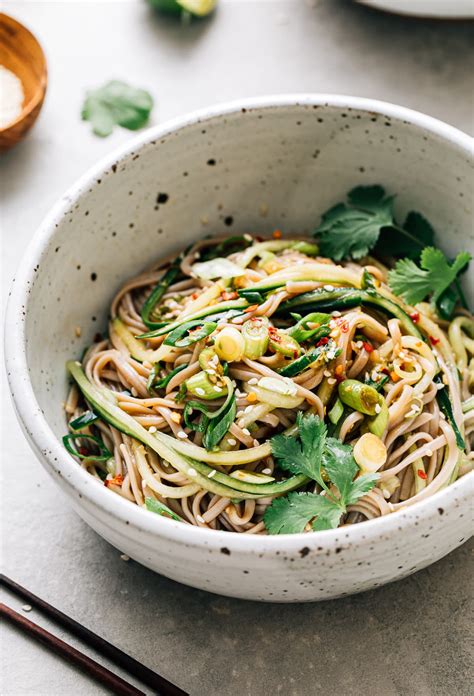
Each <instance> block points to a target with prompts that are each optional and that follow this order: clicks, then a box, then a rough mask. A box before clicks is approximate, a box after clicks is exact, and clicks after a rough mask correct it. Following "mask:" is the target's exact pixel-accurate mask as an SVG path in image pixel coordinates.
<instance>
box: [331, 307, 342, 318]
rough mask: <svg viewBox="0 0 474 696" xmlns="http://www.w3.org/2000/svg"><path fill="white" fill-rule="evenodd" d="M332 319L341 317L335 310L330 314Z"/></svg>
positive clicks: (340, 313)
mask: <svg viewBox="0 0 474 696" xmlns="http://www.w3.org/2000/svg"><path fill="white" fill-rule="evenodd" d="M331 316H332V317H342V312H338V311H337V309H336V310H334V312H331Z"/></svg>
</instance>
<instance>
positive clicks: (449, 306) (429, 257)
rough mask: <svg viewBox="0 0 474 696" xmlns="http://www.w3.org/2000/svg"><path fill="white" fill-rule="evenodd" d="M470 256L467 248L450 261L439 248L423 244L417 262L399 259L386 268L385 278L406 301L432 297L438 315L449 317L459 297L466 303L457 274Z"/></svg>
mask: <svg viewBox="0 0 474 696" xmlns="http://www.w3.org/2000/svg"><path fill="white" fill-rule="evenodd" d="M471 258H472V257H471V255H470V254H469V253H468V252H467V251H462V252H461V253H459V254H458V255H457V256H456V258H455V259H454V261H453V262H452V263H449V261H448V259H447V258H446V256H445V255H444V254H443V252H442V251H440V250H439V249H435V248H434V247H425V249H423V251H422V252H421V257H420V265H419V266H418V265H417V264H416V263H415V262H414V261H412V260H411V259H401V260H400V261H398V262H397V263H396V265H395V268H394V269H392V270H391V271H390V272H389V274H388V282H389V285H390V287H391V289H392V290H393V292H394V293H395V294H396V295H400V296H401V297H403V299H404V300H405V301H406V302H408V304H416V303H417V302H422V301H423V300H425V299H427V298H428V297H431V301H432V303H433V304H434V305H435V307H436V308H437V310H438V313H439V314H440V316H441V317H442V318H444V319H450V318H451V315H452V312H453V309H454V307H455V305H456V303H457V301H458V300H460V301H461V303H462V304H464V305H465V299H464V296H463V295H462V292H461V289H460V286H459V283H458V277H459V274H460V273H462V272H463V271H465V270H466V268H467V265H468V264H469V261H470V260H471Z"/></svg>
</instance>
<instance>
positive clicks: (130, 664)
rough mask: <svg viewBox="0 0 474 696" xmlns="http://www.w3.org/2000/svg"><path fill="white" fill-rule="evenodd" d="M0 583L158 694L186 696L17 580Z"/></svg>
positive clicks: (0, 579)
mask: <svg viewBox="0 0 474 696" xmlns="http://www.w3.org/2000/svg"><path fill="white" fill-rule="evenodd" d="M0 585H3V586H4V587H6V588H7V589H8V590H10V591H11V592H13V593H14V594H16V595H18V596H19V597H22V598H23V599H25V600H26V601H27V602H29V604H31V605H32V606H35V607H37V608H38V609H41V611H42V612H44V614H46V616H49V617H50V618H51V619H53V620H54V621H55V622H56V623H57V624H59V625H60V626H63V627H64V628H67V629H68V630H69V631H70V632H71V633H72V634H73V635H75V636H77V637H78V638H80V639H81V640H83V641H84V643H86V645H89V646H90V647H92V648H94V649H95V650H97V652H98V653H100V654H101V655H104V656H105V657H107V658H108V659H109V660H111V661H112V662H114V663H115V664H116V665H118V666H119V667H121V668H123V669H125V670H126V671H127V672H128V673H129V674H131V675H133V676H134V677H136V678H137V679H139V680H140V681H141V682H143V684H146V685H147V686H150V687H151V688H153V689H154V690H155V692H157V693H158V694H161V695H162V696H189V694H188V693H187V692H186V691H183V690H182V689H180V688H179V687H178V686H176V685H175V684H172V683H171V682H169V681H168V680H167V679H165V678H164V677H162V676H161V675H160V674H157V673H156V672H154V671H153V670H151V669H149V668H148V667H146V666H145V665H142V664H141V663H140V662H138V660H135V659H134V658H133V657H131V656H130V655H127V653H125V652H123V651H122V650H120V648H117V647H115V645H112V643H109V642H108V641H107V640H105V639H104V638H101V637H100V636H98V635H97V633H94V632H93V631H90V630H89V629H88V628H86V627H85V626H83V625H82V624H80V623H78V622H77V621H75V620H74V619H72V618H71V617H70V616H68V615H67V614H64V613H63V612H62V611H60V610H59V609H56V607H53V606H52V605H51V604H48V602H46V601H45V600H44V599H41V597H37V596H36V595H35V594H33V593H32V592H30V591H29V590H27V589H26V588H25V587H22V586H21V585H19V584H18V583H16V582H14V581H13V580H11V579H10V578H8V577H7V576H6V575H3V573H1V574H0ZM15 613H16V612H15ZM20 618H22V619H24V617H22V616H20ZM25 620H26V619H25ZM33 625H34V624H33ZM133 688H135V687H133ZM135 693H141V692H135Z"/></svg>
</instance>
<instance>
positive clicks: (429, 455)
mask: <svg viewBox="0 0 474 696" xmlns="http://www.w3.org/2000/svg"><path fill="white" fill-rule="evenodd" d="M426 454H427V456H428V457H432V456H433V450H430V449H429V450H426Z"/></svg>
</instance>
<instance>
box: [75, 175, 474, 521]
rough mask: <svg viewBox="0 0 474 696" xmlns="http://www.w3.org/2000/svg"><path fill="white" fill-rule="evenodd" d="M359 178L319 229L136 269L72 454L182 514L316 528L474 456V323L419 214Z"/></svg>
mask: <svg viewBox="0 0 474 696" xmlns="http://www.w3.org/2000/svg"><path fill="white" fill-rule="evenodd" d="M392 203H393V199H392V198H391V197H389V196H386V195H385V191H384V189H383V188H382V187H380V186H370V187H357V188H355V189H353V190H352V191H351V192H349V194H348V200H347V202H345V203H339V204H338V205H336V206H334V207H333V208H331V209H330V210H328V211H327V212H326V213H325V214H324V215H323V216H322V220H321V223H320V225H319V226H318V227H317V229H316V230H315V232H314V235H313V238H293V237H291V236H289V235H288V236H286V235H283V234H282V233H281V232H280V231H279V230H276V231H274V233H273V236H272V237H271V238H269V239H261V238H258V237H254V236H251V235H249V234H243V235H241V236H232V237H226V238H218V237H215V238H208V239H203V240H200V241H198V242H196V243H195V244H194V245H192V246H191V247H190V248H188V249H186V250H184V251H183V252H182V253H181V254H179V255H178V256H177V257H176V256H175V257H173V258H168V259H163V260H160V261H158V262H157V264H156V265H155V266H154V267H152V268H151V269H150V270H148V271H146V272H144V273H142V274H141V275H139V276H138V277H135V278H133V279H132V280H130V281H128V282H127V283H126V284H125V285H124V286H123V287H122V288H121V289H120V290H119V292H118V293H117V295H116V296H115V298H114V300H113V302H112V306H111V309H110V316H111V320H110V324H109V328H108V335H107V336H106V337H105V338H102V337H101V336H99V337H97V339H96V341H95V342H94V343H93V345H91V346H90V347H89V348H88V349H87V350H86V351H85V353H84V356H83V358H82V360H81V362H77V361H70V362H69V363H68V370H69V373H70V376H71V377H72V386H71V390H70V392H69V395H68V398H67V401H66V403H65V410H66V414H67V419H68V428H69V433H68V434H67V435H66V436H65V437H64V438H63V441H64V445H65V447H66V448H67V450H68V451H69V452H70V454H71V455H72V456H73V457H75V458H76V460H77V461H79V462H80V464H81V466H82V467H84V468H85V469H86V470H87V471H88V472H89V473H90V474H91V475H92V476H93V477H95V478H96V479H97V481H98V482H99V483H100V484H101V485H104V486H106V487H107V488H109V489H110V491H111V492H113V493H114V494H118V495H121V496H123V497H124V498H126V499H127V500H129V501H130V502H132V503H135V504H137V505H139V506H142V507H145V508H146V509H148V510H149V511H150V512H152V513H156V514H159V515H163V516H166V517H170V518H172V519H174V520H177V521H180V522H182V523H187V524H191V525H196V526H198V527H203V528H209V529H220V530H228V531H231V532H243V533H246V534H268V533H269V534H281V533H297V532H314V531H319V530H324V529H332V528H336V527H338V526H340V525H347V524H354V523H357V522H362V521H364V520H370V519H373V518H376V517H379V516H382V515H386V514H389V513H392V512H394V511H397V510H399V509H401V508H404V507H406V506H409V505H412V504H413V503H416V502H417V501H420V500H423V499H425V498H427V497H429V496H431V495H433V494H434V493H436V492H437V491H439V490H441V489H442V488H444V487H445V486H447V485H449V484H450V483H452V482H453V481H455V480H456V479H457V478H458V477H460V476H463V475H464V474H466V473H467V472H469V471H470V470H471V469H472V463H473V457H474V454H473V451H472V450H471V447H472V434H473V432H474V397H473V396H472V392H473V390H474V319H473V317H472V315H471V314H470V313H469V310H468V308H467V304H466V300H465V298H464V295H463V293H462V290H461V287H460V283H459V277H460V275H461V274H462V273H463V272H464V271H465V270H466V268H467V265H468V263H469V260H470V258H471V257H470V255H469V254H468V253H466V252H461V253H460V254H458V256H457V257H456V258H455V259H447V258H446V257H445V256H444V254H443V253H442V252H441V251H440V250H439V249H437V248H436V247H435V246H434V232H433V229H432V227H431V225H430V224H429V223H428V221H427V220H426V219H425V218H424V217H423V216H422V215H420V214H419V213H410V214H409V215H408V217H407V219H406V221H405V222H404V223H403V224H402V225H400V224H398V223H397V222H396V221H395V219H394V216H393V210H392Z"/></svg>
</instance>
